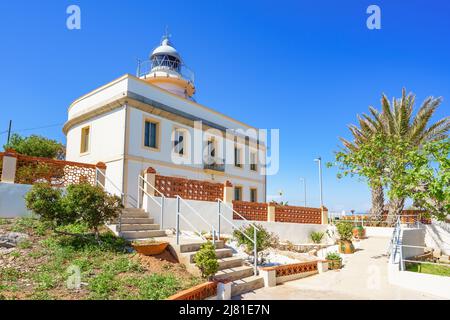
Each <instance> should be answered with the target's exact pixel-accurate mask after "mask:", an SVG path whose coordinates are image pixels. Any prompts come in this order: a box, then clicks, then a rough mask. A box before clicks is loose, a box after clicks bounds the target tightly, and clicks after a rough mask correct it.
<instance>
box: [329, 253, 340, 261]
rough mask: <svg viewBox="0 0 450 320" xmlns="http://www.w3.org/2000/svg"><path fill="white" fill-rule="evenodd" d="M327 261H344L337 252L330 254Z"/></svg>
mask: <svg viewBox="0 0 450 320" xmlns="http://www.w3.org/2000/svg"><path fill="white" fill-rule="evenodd" d="M326 259H327V260H338V261H341V260H342V258H341V256H340V254H339V253H337V252H328V253H327V256H326Z"/></svg>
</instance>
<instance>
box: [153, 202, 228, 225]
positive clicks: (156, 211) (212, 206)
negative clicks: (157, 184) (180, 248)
mask: <svg viewBox="0 0 450 320" xmlns="http://www.w3.org/2000/svg"><path fill="white" fill-rule="evenodd" d="M153 199H155V200H156V201H157V202H158V203H160V202H161V197H154V198H153ZM165 199H166V200H165V205H164V217H163V226H162V227H163V228H164V229H171V228H176V202H177V200H176V199H175V198H165ZM186 203H187V205H186ZM188 206H191V207H192V208H193V209H194V210H195V211H196V212H197V213H199V214H200V215H201V216H202V217H203V219H205V220H206V221H208V223H205V222H204V221H203V220H202V218H200V217H199V216H198V215H197V214H196V213H195V212H194V211H193V210H191V209H190V208H189V207H188ZM146 208H147V212H149V213H150V214H151V216H152V217H153V218H155V223H158V224H161V218H160V215H161V214H160V211H161V210H160V207H159V205H158V204H157V203H156V202H155V201H153V200H147V206H146ZM222 209H223V211H222V212H223V214H224V215H225V217H226V218H227V219H228V220H230V221H233V220H232V218H233V216H232V212H231V210H230V209H228V208H227V207H226V206H224V205H222ZM180 213H181V215H182V216H183V217H184V218H185V219H186V220H188V221H189V222H190V223H191V224H192V225H193V226H194V227H195V228H196V229H197V230H198V231H199V232H203V231H205V232H210V231H211V230H210V229H211V228H210V225H211V226H213V227H214V228H215V229H216V231H218V229H219V218H218V216H219V215H218V205H217V202H210V201H197V200H185V202H184V201H180ZM180 229H181V230H183V231H196V230H195V229H193V228H192V227H191V226H190V225H189V224H188V223H186V222H185V221H184V220H183V219H182V218H181V219H180ZM220 229H221V232H222V233H224V234H225V233H226V234H231V233H232V232H233V231H232V227H231V225H230V224H229V223H227V222H226V221H225V220H224V219H221V228H220Z"/></svg>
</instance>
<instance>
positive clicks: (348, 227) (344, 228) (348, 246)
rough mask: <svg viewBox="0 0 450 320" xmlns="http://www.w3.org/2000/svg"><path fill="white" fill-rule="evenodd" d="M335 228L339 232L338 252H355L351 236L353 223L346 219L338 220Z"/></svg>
mask: <svg viewBox="0 0 450 320" xmlns="http://www.w3.org/2000/svg"><path fill="white" fill-rule="evenodd" d="M336 229H337V232H338V234H339V241H338V247H339V253H345V254H351V253H354V252H355V247H354V246H353V243H352V238H353V224H352V223H351V222H347V221H340V222H338V223H337V224H336Z"/></svg>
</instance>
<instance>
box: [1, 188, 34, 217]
mask: <svg viewBox="0 0 450 320" xmlns="http://www.w3.org/2000/svg"><path fill="white" fill-rule="evenodd" d="M30 189H31V185H26V184H13V183H0V218H17V217H25V216H29V215H31V212H30V211H29V210H28V209H27V208H26V206H25V199H24V197H25V194H26V193H27V192H28V191H29V190H30Z"/></svg>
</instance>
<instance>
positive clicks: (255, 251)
mask: <svg viewBox="0 0 450 320" xmlns="http://www.w3.org/2000/svg"><path fill="white" fill-rule="evenodd" d="M222 203H223V204H225V206H226V207H227V208H228V209H230V210H231V211H232V212H233V213H236V214H237V215H238V216H239V217H241V218H242V219H243V220H244V221H246V222H247V223H248V224H250V225H251V226H252V227H253V239H251V238H250V237H249V236H248V235H246V234H245V233H244V232H243V231H242V230H241V229H240V228H238V227H237V226H236V225H235V224H234V223H233V222H231V221H230V220H229V219H228V218H227V217H225V215H224V214H223V213H222V209H221V206H220V205H221V204H222ZM217 206H218V210H217V211H218V214H219V221H218V224H219V228H218V229H219V232H218V235H219V239H220V218H221V217H222V218H224V219H225V221H227V222H228V223H229V224H230V225H231V226H232V228H233V229H235V230H238V231H239V232H240V233H241V234H242V235H243V236H245V237H246V238H247V239H248V240H250V242H252V243H253V255H254V261H253V274H254V275H255V276H256V275H258V248H257V242H256V231H260V230H259V229H258V227H257V226H256V225H255V224H253V223H251V222H249V221H248V220H247V219H245V218H244V217H243V216H242V215H241V214H240V213H239V212H237V211H236V210H234V208H232V207H230V205H229V204H227V203H226V202H224V201H223V200H222V199H217Z"/></svg>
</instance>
